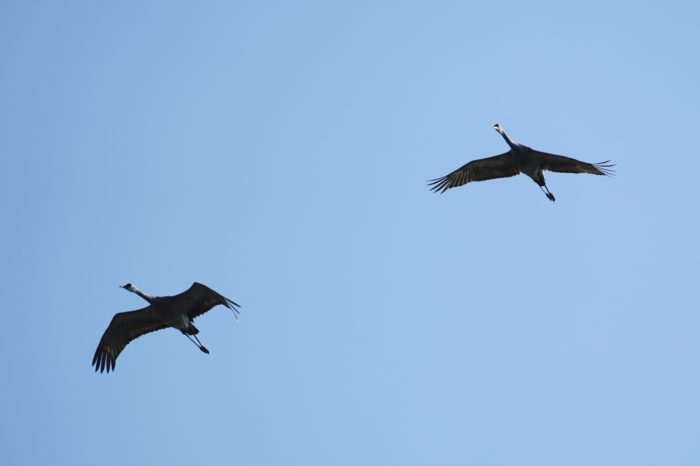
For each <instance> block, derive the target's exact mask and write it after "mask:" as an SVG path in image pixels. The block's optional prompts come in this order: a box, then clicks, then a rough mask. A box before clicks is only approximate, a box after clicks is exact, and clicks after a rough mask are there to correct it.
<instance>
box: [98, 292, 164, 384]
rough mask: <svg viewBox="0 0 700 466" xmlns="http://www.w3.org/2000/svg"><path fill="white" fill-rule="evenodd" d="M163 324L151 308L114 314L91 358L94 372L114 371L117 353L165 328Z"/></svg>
mask: <svg viewBox="0 0 700 466" xmlns="http://www.w3.org/2000/svg"><path fill="white" fill-rule="evenodd" d="M166 327H167V325H165V324H164V323H163V322H161V321H160V319H158V318H157V317H156V316H155V315H154V313H153V310H152V308H151V306H148V307H145V308H143V309H139V310H138V311H130V312H120V313H118V314H115V315H114V317H113V318H112V322H110V324H109V327H107V330H105V333H104V334H103V335H102V339H100V343H99V344H98V345H97V350H96V351H95V356H94V357H93V358H92V365H93V366H95V372H97V371H98V370H99V371H100V372H104V371H105V370H106V371H107V372H109V371H110V370H114V366H115V365H116V362H117V357H119V353H121V352H122V350H123V349H124V348H125V347H126V345H128V344H129V343H130V342H131V341H133V340H135V339H136V338H138V337H140V336H141V335H145V334H147V333H151V332H155V331H156V330H161V329H164V328H166Z"/></svg>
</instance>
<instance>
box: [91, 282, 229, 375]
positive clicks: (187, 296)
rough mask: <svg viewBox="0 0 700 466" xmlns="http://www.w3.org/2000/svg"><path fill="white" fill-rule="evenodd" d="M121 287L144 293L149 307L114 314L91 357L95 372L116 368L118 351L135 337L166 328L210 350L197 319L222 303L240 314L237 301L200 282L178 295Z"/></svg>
mask: <svg viewBox="0 0 700 466" xmlns="http://www.w3.org/2000/svg"><path fill="white" fill-rule="evenodd" d="M121 288H124V289H125V290H128V291H131V292H132V293H136V294H137V295H139V296H141V297H142V298H143V299H145V300H146V301H148V303H149V306H147V307H144V308H143V309H139V310H137V311H130V312H120V313H118V314H115V315H114V317H113V318H112V322H111V323H110V324H109V327H107V330H105V332H104V334H103V335H102V339H101V340H100V343H99V344H98V345H97V350H96V351H95V356H94V357H93V358H92V365H93V366H95V372H97V371H98V370H99V371H100V372H103V371H105V370H106V371H107V372H109V371H110V370H114V366H115V364H116V361H117V357H118V356H119V353H121V352H122V350H123V349H124V348H125V347H126V345H128V344H129V343H130V342H131V341H132V340H134V339H136V338H138V337H140V336H141V335H145V334H147V333H151V332H155V331H156V330H161V329H164V328H167V327H173V328H176V329H178V330H180V331H181V332H182V334H183V335H185V336H186V337H187V338H189V339H190V340H191V341H192V342H193V343H194V344H195V345H197V347H198V348H199V349H200V350H202V352H204V353H209V350H207V349H206V348H205V347H204V345H202V343H201V342H200V341H199V338H197V334H198V333H199V330H198V329H197V327H195V326H194V324H193V321H194V319H195V318H196V317H198V316H200V315H202V314H204V313H205V312H207V311H209V310H210V309H211V308H213V307H214V306H217V305H219V304H223V305H224V306H226V307H227V308H229V309H231V311H233V315H234V316H235V317H236V319H238V315H239V310H238V309H237V308H239V307H240V306H239V305H238V304H236V303H234V302H233V301H231V300H230V299H228V298H226V297H224V296H222V295H220V294H219V293H217V292H216V291H214V290H212V289H211V288H209V287H207V286H204V285H202V284H201V283H196V282H195V283H193V284H192V286H191V287H190V288H189V289H188V290H187V291H185V292H183V293H180V294H178V295H175V296H160V297H159V296H150V295H147V294H145V293H143V292H142V291H141V290H139V289H137V288H136V287H135V286H134V285H132V284H131V283H127V284H126V285H124V286H122V287H121ZM192 337H194V340H192ZM195 340H196V342H195Z"/></svg>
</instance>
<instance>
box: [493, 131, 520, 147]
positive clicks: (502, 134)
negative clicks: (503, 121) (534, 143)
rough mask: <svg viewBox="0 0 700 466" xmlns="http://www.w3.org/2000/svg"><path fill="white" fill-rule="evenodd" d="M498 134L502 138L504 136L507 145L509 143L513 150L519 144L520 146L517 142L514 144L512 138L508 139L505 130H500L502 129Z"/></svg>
mask: <svg viewBox="0 0 700 466" xmlns="http://www.w3.org/2000/svg"><path fill="white" fill-rule="evenodd" d="M498 134H500V135H501V136H503V139H505V140H506V143H507V144H508V145H509V146H510V147H511V148H515V147H517V146H519V144H518V143H517V142H514V141H513V140H512V139H511V138H509V137H508V135H507V134H506V132H505V131H503V128H500V129H499V130H498Z"/></svg>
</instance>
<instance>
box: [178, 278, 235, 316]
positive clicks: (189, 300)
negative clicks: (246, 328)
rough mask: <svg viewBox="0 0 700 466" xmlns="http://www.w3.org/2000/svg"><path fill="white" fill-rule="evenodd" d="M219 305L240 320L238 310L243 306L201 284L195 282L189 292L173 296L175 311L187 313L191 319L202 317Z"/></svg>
mask: <svg viewBox="0 0 700 466" xmlns="http://www.w3.org/2000/svg"><path fill="white" fill-rule="evenodd" d="M219 304H223V305H224V306H226V307H227V308H229V309H231V310H232V311H233V315H234V316H235V317H236V319H238V315H239V314H240V311H239V310H238V309H237V308H239V307H241V306H239V305H238V304H236V303H234V302H233V301H231V300H230V299H228V298H227V297H225V296H222V295H220V294H219V293H217V292H216V291H214V290H212V289H211V288H209V287H208V286H205V285H202V284H201V283H197V282H194V283H193V284H192V286H191V287H190V288H189V289H188V290H187V291H184V292H182V293H180V294H178V295H175V296H173V306H174V307H175V309H177V310H178V312H185V313H187V315H188V316H189V317H190V319H194V318H195V317H198V316H201V315H202V314H204V313H205V312H207V311H209V310H210V309H211V308H213V307H214V306H217V305H219Z"/></svg>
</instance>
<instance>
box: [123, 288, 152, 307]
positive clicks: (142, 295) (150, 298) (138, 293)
mask: <svg viewBox="0 0 700 466" xmlns="http://www.w3.org/2000/svg"><path fill="white" fill-rule="evenodd" d="M129 291H131V292H132V293H136V294H137V295H139V296H141V297H142V298H143V299H145V300H146V301H148V302H149V303H151V304H153V301H154V300H155V296H151V295H149V294H146V293H144V292H143V291H141V290H139V289H138V288H136V287H133V290H129Z"/></svg>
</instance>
